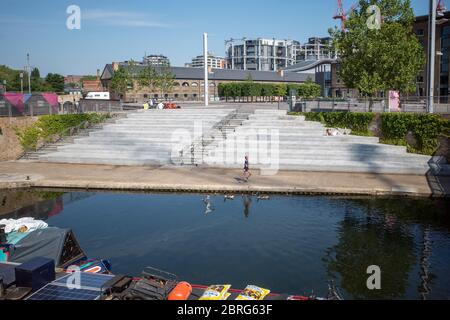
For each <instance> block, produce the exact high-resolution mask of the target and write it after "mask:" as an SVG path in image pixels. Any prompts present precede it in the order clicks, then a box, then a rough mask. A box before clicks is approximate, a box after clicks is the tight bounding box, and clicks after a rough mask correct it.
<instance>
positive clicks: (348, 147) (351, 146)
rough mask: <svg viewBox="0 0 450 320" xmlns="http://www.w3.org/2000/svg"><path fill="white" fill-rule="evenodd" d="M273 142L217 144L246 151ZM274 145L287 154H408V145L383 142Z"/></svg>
mask: <svg viewBox="0 0 450 320" xmlns="http://www.w3.org/2000/svg"><path fill="white" fill-rule="evenodd" d="M272 145H273V144H272V143H271V142H270V141H267V142H265V141H256V140H254V141H249V142H246V143H238V142H236V143H231V144H227V143H226V142H221V144H220V145H219V143H218V144H217V146H220V147H223V148H228V147H230V148H232V149H235V150H243V149H244V150H246V152H250V151H258V150H253V149H254V148H251V147H250V146H256V147H257V148H259V150H261V148H264V147H265V146H267V149H269V150H270V149H271V148H272ZM274 147H277V148H278V150H279V151H280V153H282V154H285V153H288V152H294V153H299V154H305V153H306V154H309V153H310V154H321V153H324V152H327V153H333V152H342V151H346V152H353V153H356V152H367V151H371V152H378V153H384V154H386V155H388V154H391V153H393V154H407V150H406V147H399V146H390V145H383V144H359V143H340V144H334V145H329V144H328V145H317V144H316V145H313V144H309V145H302V144H286V143H283V144H277V145H275V146H274ZM214 149H215V148H209V149H208V150H211V151H214Z"/></svg>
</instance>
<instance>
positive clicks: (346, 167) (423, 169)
mask: <svg viewBox="0 0 450 320" xmlns="http://www.w3.org/2000/svg"><path fill="white" fill-rule="evenodd" d="M207 166H209V167H215V168H224V167H226V168H235V169H241V168H242V163H241V164H210V165H207ZM258 169H265V170H268V169H273V170H292V171H306V172H315V171H316V172H349V173H352V172H360V173H381V174H411V175H424V174H426V173H427V172H428V171H429V170H430V167H429V166H428V165H427V164H419V165H411V166H405V165H404V164H400V163H399V164H386V163H385V162H370V163H362V162H360V161H342V162H341V161H339V162H335V163H333V165H332V166H331V165H330V162H329V161H321V162H319V161H309V162H307V161H303V162H298V163H295V164H293V163H291V164H283V163H281V164H280V165H279V166H278V167H276V168H275V167H274V168H270V166H268V165H251V167H250V170H258Z"/></svg>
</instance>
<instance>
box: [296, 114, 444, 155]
mask: <svg viewBox="0 0 450 320" xmlns="http://www.w3.org/2000/svg"><path fill="white" fill-rule="evenodd" d="M290 115H304V116H305V118H306V120H307V121H318V122H321V123H323V124H324V125H326V126H328V127H334V128H346V129H352V132H353V134H355V135H363V136H368V135H372V133H371V132H370V130H369V125H370V123H371V122H372V121H373V120H374V118H375V114H374V113H353V112H308V113H290ZM380 129H381V137H380V138H381V143H384V144H392V145H400V146H406V147H407V148H408V151H409V152H412V153H419V154H425V155H434V154H435V152H436V150H437V148H438V144H439V142H438V141H439V137H447V138H449V135H450V121H449V120H445V119H443V118H442V117H440V116H439V115H434V114H408V113H383V114H382V115H381V128H380ZM408 134H411V135H412V136H413V137H414V140H415V141H414V143H411V141H410V142H408V140H407V136H408Z"/></svg>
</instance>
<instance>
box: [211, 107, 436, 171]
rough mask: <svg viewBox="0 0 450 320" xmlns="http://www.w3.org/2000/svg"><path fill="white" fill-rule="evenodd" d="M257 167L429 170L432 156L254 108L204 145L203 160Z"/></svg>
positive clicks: (304, 169) (271, 168)
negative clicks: (231, 128)
mask: <svg viewBox="0 0 450 320" xmlns="http://www.w3.org/2000/svg"><path fill="white" fill-rule="evenodd" d="M245 155H248V156H249V159H250V166H251V168H253V169H266V170H301V171H328V172H366V173H389V174H425V173H427V172H428V171H429V170H430V162H431V157H429V156H422V155H415V154H408V153H407V150H406V148H405V147H399V146H390V145H383V144H380V143H379V139H378V138H375V137H359V136H351V135H349V136H336V137H330V136H326V128H325V127H324V126H323V125H322V124H321V123H318V122H308V121H305V119H304V117H297V116H288V115H287V113H286V111H277V110H256V111H255V114H254V115H250V116H249V119H248V120H247V121H244V122H243V123H242V126H240V127H238V128H237V129H236V130H235V132H233V133H231V134H229V135H228V136H227V137H226V139H224V140H222V141H220V143H219V144H218V145H211V147H209V148H206V149H205V150H204V154H203V158H202V159H203V164H204V165H209V166H211V167H227V168H242V167H243V162H244V157H245Z"/></svg>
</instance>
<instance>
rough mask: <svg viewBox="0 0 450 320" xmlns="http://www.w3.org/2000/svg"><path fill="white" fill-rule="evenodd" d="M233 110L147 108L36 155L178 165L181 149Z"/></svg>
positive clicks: (42, 158)
mask: <svg viewBox="0 0 450 320" xmlns="http://www.w3.org/2000/svg"><path fill="white" fill-rule="evenodd" d="M234 113H235V111H234V110H227V109H223V110H211V109H195V110H185V109H179V110H150V111H139V112H136V113H130V114H129V115H128V117H127V118H124V119H119V120H118V121H116V123H114V124H109V125H106V126H103V128H102V129H101V130H98V131H92V132H89V135H88V136H86V137H78V138H75V139H73V144H70V145H61V146H57V147H56V150H54V151H55V152H50V153H44V154H41V155H40V156H39V160H40V161H47V162H58V163H80V164H110V165H137V166H141V165H142V166H144V165H170V164H172V165H179V164H183V163H184V158H185V150H187V148H189V147H190V146H192V145H193V144H195V143H198V141H200V140H202V138H203V137H206V136H208V133H209V132H211V131H214V130H215V129H214V128H215V127H217V126H219V127H220V126H221V124H222V123H223V121H224V119H227V118H229V117H232V115H233V114H234Z"/></svg>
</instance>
